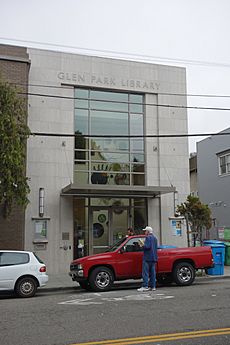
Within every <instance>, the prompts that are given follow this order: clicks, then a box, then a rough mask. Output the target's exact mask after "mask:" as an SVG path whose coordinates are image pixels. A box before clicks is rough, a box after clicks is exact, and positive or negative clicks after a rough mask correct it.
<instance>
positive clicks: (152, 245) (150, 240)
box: [143, 234, 158, 262]
mask: <svg viewBox="0 0 230 345" xmlns="http://www.w3.org/2000/svg"><path fill="white" fill-rule="evenodd" d="M143 248H144V255H143V260H145V261H154V262H157V260H158V257H157V238H156V237H155V236H154V235H153V234H148V235H147V236H146V238H145V243H144V246H143Z"/></svg>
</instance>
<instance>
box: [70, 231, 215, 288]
mask: <svg viewBox="0 0 230 345" xmlns="http://www.w3.org/2000/svg"><path fill="white" fill-rule="evenodd" d="M144 238H145V236H144V235H138V236H131V237H127V238H123V239H121V240H120V241H118V242H117V243H115V244H114V245H113V246H112V247H110V248H109V249H108V251H107V252H105V253H101V254H95V255H90V256H85V257H82V258H80V259H76V260H73V261H72V263H71V265H70V272H69V275H70V276H71V277H72V280H73V281H77V282H78V283H79V284H80V286H81V287H82V288H84V289H87V290H94V291H107V290H109V289H110V288H111V286H112V284H113V282H114V281H118V280H126V279H140V278H141V276H142V256H143V249H142V247H141V246H140V241H142V242H143V240H144ZM210 267H213V256H212V251H211V248H210V247H192V248H162V249H161V248H159V249H158V263H157V265H156V272H157V281H158V283H161V284H169V283H172V282H175V283H176V284H177V285H181V286H186V285H190V284H192V283H193V281H194V279H195V271H196V270H197V269H207V268H210Z"/></svg>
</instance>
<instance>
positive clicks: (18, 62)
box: [0, 45, 30, 249]
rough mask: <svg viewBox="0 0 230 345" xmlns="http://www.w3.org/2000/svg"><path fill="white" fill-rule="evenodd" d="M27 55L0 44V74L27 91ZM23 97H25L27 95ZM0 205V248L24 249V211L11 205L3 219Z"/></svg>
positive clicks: (21, 50) (25, 50)
mask: <svg viewBox="0 0 230 345" xmlns="http://www.w3.org/2000/svg"><path fill="white" fill-rule="evenodd" d="M29 67H30V64H29V56H28V54H27V49H26V48H24V47H16V46H8V45H0V76H1V78H2V79H4V80H6V81H8V82H9V83H13V84H16V85H18V86H20V88H21V89H22V91H23V92H25V93H27V91H28V74H29ZM23 97H25V99H26V105H27V98H28V97H27V95H26V94H25V95H24V96H23ZM1 210H2V208H1V206H0V249H25V248H24V232H25V212H24V210H22V208H21V207H19V206H15V207H13V210H12V213H11V216H10V217H9V218H8V219H4V218H3V217H2V216H1Z"/></svg>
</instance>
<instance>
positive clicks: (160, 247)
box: [157, 244, 177, 249]
mask: <svg viewBox="0 0 230 345" xmlns="http://www.w3.org/2000/svg"><path fill="white" fill-rule="evenodd" d="M157 248H158V249H166V248H177V247H176V246H169V245H167V244H162V245H160V246H158V247H157Z"/></svg>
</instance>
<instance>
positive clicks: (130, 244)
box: [116, 237, 143, 279]
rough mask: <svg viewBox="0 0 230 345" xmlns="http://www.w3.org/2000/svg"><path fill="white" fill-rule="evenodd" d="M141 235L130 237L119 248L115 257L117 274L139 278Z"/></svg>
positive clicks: (140, 272) (141, 253)
mask: <svg viewBox="0 0 230 345" xmlns="http://www.w3.org/2000/svg"><path fill="white" fill-rule="evenodd" d="M139 241H143V237H140V238H139V237H135V238H130V239H129V240H128V241H127V242H126V243H125V244H124V245H123V247H122V248H121V250H120V251H119V253H118V257H117V265H116V266H117V270H116V271H117V276H120V277H123V278H124V277H126V278H127V279H128V278H141V275H142V257H143V249H142V247H141V246H140V242H139Z"/></svg>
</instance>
